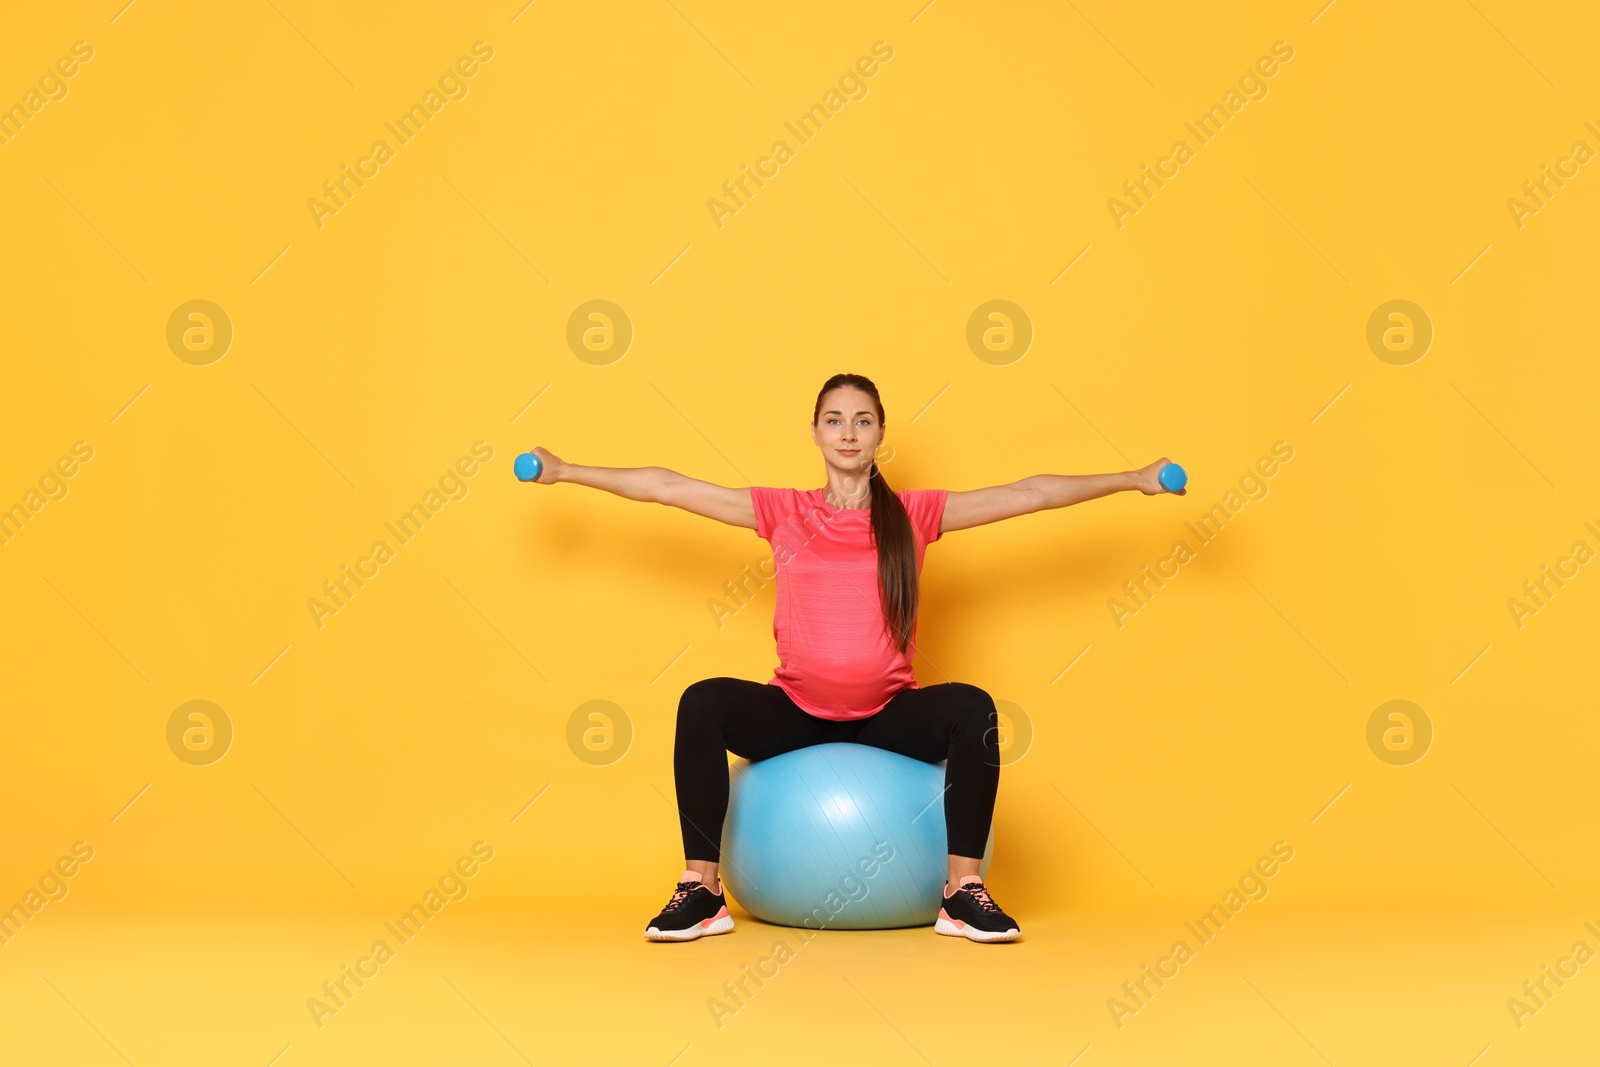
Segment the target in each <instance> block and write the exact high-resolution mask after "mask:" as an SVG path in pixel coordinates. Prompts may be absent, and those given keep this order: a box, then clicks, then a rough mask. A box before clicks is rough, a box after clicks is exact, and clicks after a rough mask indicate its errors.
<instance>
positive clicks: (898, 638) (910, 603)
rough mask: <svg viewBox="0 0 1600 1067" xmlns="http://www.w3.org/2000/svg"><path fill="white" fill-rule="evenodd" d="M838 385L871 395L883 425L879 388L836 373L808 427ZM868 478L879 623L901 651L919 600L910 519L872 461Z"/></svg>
mask: <svg viewBox="0 0 1600 1067" xmlns="http://www.w3.org/2000/svg"><path fill="white" fill-rule="evenodd" d="M840 386H850V387H852V388H855V389H859V390H861V391H862V392H863V393H866V394H867V395H868V396H870V397H872V403H873V406H875V407H876V408H877V409H878V425H879V426H885V427H886V426H887V425H888V421H889V420H888V419H886V418H885V417H884V414H883V401H882V400H881V399H880V398H879V397H878V387H877V386H876V385H874V384H872V380H871V379H869V378H866V377H863V376H862V375H859V374H835V375H834V376H833V377H832V378H829V379H828V380H827V381H826V382H825V383H823V386H822V391H821V392H819V393H818V394H817V406H816V410H815V411H814V412H812V415H811V424H812V425H813V426H815V425H816V424H817V418H818V417H819V416H820V415H821V413H822V398H823V397H824V396H826V395H827V394H828V392H829V391H830V390H833V389H837V388H839V387H840ZM867 477H868V481H869V483H870V485H871V490H872V498H871V500H872V503H871V507H872V540H873V541H874V543H876V544H877V546H878V595H879V598H880V600H881V602H882V605H883V621H884V625H885V627H887V628H888V631H889V634H890V637H891V638H892V639H893V640H894V643H895V646H896V647H897V648H898V649H899V650H900V651H901V652H904V651H905V650H906V646H907V645H909V644H910V643H911V629H912V627H913V626H914V625H916V621H917V607H918V605H919V603H920V600H921V595H920V590H919V587H918V582H917V546H916V541H915V539H914V535H913V534H912V531H911V516H910V515H907V514H906V507H905V505H904V504H902V503H901V502H900V497H899V496H898V495H896V493H895V491H894V490H893V489H891V488H889V483H888V482H886V481H884V478H883V474H882V472H881V471H879V470H878V461H877V459H876V458H874V459H873V461H872V465H871V467H870V469H869V470H868V474H867Z"/></svg>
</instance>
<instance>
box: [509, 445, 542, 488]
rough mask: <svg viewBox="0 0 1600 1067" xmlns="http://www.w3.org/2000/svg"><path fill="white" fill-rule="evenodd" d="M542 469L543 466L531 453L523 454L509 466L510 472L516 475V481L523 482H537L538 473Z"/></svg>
mask: <svg viewBox="0 0 1600 1067" xmlns="http://www.w3.org/2000/svg"><path fill="white" fill-rule="evenodd" d="M543 469H544V464H543V463H542V462H540V460H539V457H538V456H536V455H534V454H533V453H532V452H524V453H523V454H522V455H520V456H518V457H517V458H516V460H515V461H514V462H513V463H512V464H511V470H512V472H513V473H515V474H516V476H517V478H518V480H520V481H524V482H536V481H538V480H539V472H540V471H542V470H543Z"/></svg>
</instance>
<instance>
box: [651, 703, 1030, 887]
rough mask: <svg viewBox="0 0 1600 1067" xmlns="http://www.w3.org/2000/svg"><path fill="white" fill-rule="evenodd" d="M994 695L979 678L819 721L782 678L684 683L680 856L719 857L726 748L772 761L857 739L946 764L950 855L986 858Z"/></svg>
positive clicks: (996, 756) (676, 755)
mask: <svg viewBox="0 0 1600 1067" xmlns="http://www.w3.org/2000/svg"><path fill="white" fill-rule="evenodd" d="M997 727H998V722H997V720H996V717H995V708H994V700H993V699H992V698H991V697H990V696H989V694H988V693H985V692H984V691H983V690H982V689H979V688H978V687H977V686H975V685H968V684H967V683H965V682H945V683H943V684H940V685H928V686H922V687H921V688H909V689H902V690H900V691H899V692H898V693H896V694H895V695H894V696H893V697H892V698H890V700H889V703H888V704H886V705H884V707H883V708H882V710H880V711H879V712H877V714H875V715H871V716H869V717H867V718H864V719H853V720H849V721H842V722H841V721H835V720H832V719H820V718H818V717H817V716H815V715H812V714H810V713H809V712H807V711H805V710H804V709H802V708H801V707H800V706H799V705H798V704H796V703H795V702H794V701H793V700H792V699H790V697H789V694H788V693H786V692H784V691H783V689H782V688H780V687H779V686H776V685H773V684H771V683H770V682H769V683H765V684H764V683H761V682H752V681H748V680H746V679H744V678H707V679H704V680H703V681H699V682H695V683H694V684H693V685H691V686H689V688H687V689H685V690H684V691H683V698H682V699H681V700H680V701H679V702H678V734H677V740H676V742H675V744H674V746H673V756H672V769H673V774H674V776H675V778H676V780H677V789H678V824H679V828H680V829H681V831H682V833H683V854H684V856H685V858H687V859H691V860H708V861H710V862H712V863H716V862H718V861H719V859H720V858H721V850H722V820H723V817H724V816H725V815H726V814H727V811H728V757H727V755H726V753H727V752H733V753H734V754H735V755H738V756H744V757H745V758H747V759H752V760H758V759H766V758H767V757H769V756H776V755H779V754H781V753H784V752H789V751H792V750H793V749H797V748H805V747H806V746H808V745H820V744H825V743H827V742H831V741H850V742H854V743H855V744H858V745H871V746H873V747H874V748H886V749H888V750H889V751H890V752H898V753H900V754H901V755H903V756H910V757H911V758H912V759H919V760H922V761H923V762H925V763H937V762H938V761H939V760H948V762H947V763H946V764H945V771H944V781H945V792H944V825H945V832H946V836H947V839H948V851H949V853H950V854H951V855H953V856H967V857H970V858H973V859H981V858H982V857H983V849H984V845H985V844H987V842H988V838H989V821H990V819H992V818H993V817H994V797H995V792H996V791H997V790H998V789H999V787H1000V748H999V739H998V732H999V731H998V729H997Z"/></svg>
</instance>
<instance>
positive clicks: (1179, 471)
mask: <svg viewBox="0 0 1600 1067" xmlns="http://www.w3.org/2000/svg"><path fill="white" fill-rule="evenodd" d="M519 462H520V461H519ZM1156 480H1157V481H1158V482H1160V483H1161V488H1163V489H1165V490H1166V491H1167V492H1169V493H1176V492H1177V491H1178V490H1180V489H1182V488H1183V487H1184V486H1186V485H1188V484H1189V475H1188V473H1187V472H1186V471H1184V469H1183V468H1182V467H1180V466H1178V465H1177V464H1176V463H1168V464H1167V465H1166V466H1165V467H1162V468H1161V472H1160V473H1159V474H1157V475H1156Z"/></svg>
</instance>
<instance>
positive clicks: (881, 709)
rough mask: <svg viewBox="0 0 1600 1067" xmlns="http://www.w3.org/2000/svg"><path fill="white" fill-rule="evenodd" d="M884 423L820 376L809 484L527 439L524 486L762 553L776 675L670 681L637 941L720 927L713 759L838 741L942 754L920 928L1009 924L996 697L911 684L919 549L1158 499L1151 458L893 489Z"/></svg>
mask: <svg viewBox="0 0 1600 1067" xmlns="http://www.w3.org/2000/svg"><path fill="white" fill-rule="evenodd" d="M886 422H887V420H886V419H885V418H884V414H883V403H882V401H881V400H880V399H879V397H878V389H877V386H875V385H873V384H872V382H871V381H870V380H869V379H867V378H864V377H862V376H861V375H859V374H836V375H834V376H833V377H832V378H829V379H828V380H827V381H826V382H825V383H824V384H823V386H822V391H821V392H820V393H818V394H817V403H816V407H815V408H814V410H813V411H812V415H811V440H812V443H813V444H815V445H816V446H817V448H818V449H819V450H820V451H821V453H822V461H823V469H824V473H825V475H826V478H827V484H826V485H824V486H823V487H822V488H820V489H810V490H801V489H772V488H763V487H760V486H754V487H749V488H742V489H741V488H730V487H727V486H721V485H714V484H712V483H710V482H703V481H699V480H697V479H694V478H689V477H686V476H684V475H682V474H678V473H677V472H675V471H670V470H667V469H665V468H662V467H638V468H622V469H619V468H611V467H585V466H579V465H576V464H571V463H565V462H563V461H562V460H561V459H560V457H558V456H556V455H554V454H552V453H551V452H549V451H547V450H545V449H543V448H537V449H535V450H534V452H535V454H536V455H538V457H539V458H540V460H541V461H542V463H543V469H542V470H541V472H540V475H539V478H538V481H540V482H544V483H552V482H573V483H576V484H578V485H587V486H592V487H594V488H596V489H605V490H607V491H609V492H612V493H616V494H617V495H619V496H623V497H627V498H628V499H630V500H649V501H654V502H656V503H658V504H670V505H672V506H674V507H679V508H683V509H684V510H685V511H692V512H694V513H695V514H696V515H704V516H706V517H707V518H711V519H717V520H719V521H721V522H725V523H728V524H729V525H732V526H743V527H745V528H747V529H752V530H755V531H756V533H757V534H758V535H759V536H761V537H762V538H764V539H765V540H766V541H768V542H769V543H770V544H771V545H772V548H773V560H774V563H775V565H776V567H777V575H776V581H777V605H776V608H775V609H774V615H773V627H772V629H773V636H774V637H775V638H776V639H777V646H778V669H777V671H776V673H775V675H774V676H773V678H772V679H771V680H770V681H768V682H766V683H761V682H755V681H750V680H748V679H743V678H707V679H705V680H703V681H699V682H695V683H694V684H692V685H690V686H689V687H688V688H687V689H685V690H684V692H683V697H682V699H681V700H680V701H679V703H678V724H677V736H676V740H675V744H674V751H673V773H674V775H675V780H676V783H677V793H678V821H679V831H680V833H681V834H682V837H683V854H684V867H685V870H684V871H683V872H682V874H680V875H679V876H678V884H677V887H676V889H674V891H673V893H672V897H671V899H670V900H669V901H668V902H667V905H666V907H665V908H663V909H662V911H661V914H659V915H657V916H656V917H655V918H654V919H652V920H651V921H650V923H649V924H648V926H646V928H645V936H646V937H647V938H649V939H651V940H653V941H689V940H693V939H694V938H697V937H701V936H703V935H705V934H724V933H727V932H729V931H730V930H732V929H733V918H732V916H730V915H729V913H728V907H727V901H726V900H725V899H724V897H723V890H722V884H721V881H720V880H719V879H718V877H717V864H718V861H719V860H720V858H721V852H720V850H721V844H722V823H723V818H724V816H725V815H726V813H727V809H728V761H727V753H728V752H730V751H731V752H733V753H735V754H736V755H739V756H743V757H746V758H748V759H752V760H759V759H766V758H768V757H770V756H776V755H779V754H780V753H784V752H789V751H791V750H793V749H797V748H803V747H805V746H807V745H820V744H825V743H828V742H836V741H846V742H854V743H855V744H859V745H873V746H876V747H878V748H885V749H888V750H890V751H891V752H898V753H900V754H902V755H905V756H910V757H912V758H914V759H919V760H923V761H926V762H930V763H933V762H938V761H939V760H945V761H946V764H945V791H944V815H945V828H946V834H947V837H948V843H947V844H948V847H947V851H948V853H949V859H950V871H949V880H948V881H947V882H946V883H945V887H944V899H943V900H942V901H941V905H940V910H939V917H938V919H937V920H936V921H935V923H934V930H935V931H937V932H938V933H941V934H949V935H953V936H958V937H967V938H970V939H972V940H974V941H1012V940H1016V939H1017V938H1018V937H1019V936H1020V930H1019V928H1018V926H1017V923H1016V921H1015V920H1013V919H1012V918H1011V917H1010V916H1009V915H1007V914H1006V913H1005V912H1004V911H1002V910H1001V909H1000V907H999V905H997V904H996V903H995V902H994V899H993V897H991V896H990V895H989V891H988V890H987V889H986V888H985V887H984V884H983V880H982V878H980V877H979V874H978V867H979V861H980V860H981V859H982V857H983V852H984V845H985V843H986V842H987V840H988V837H989V822H990V819H991V818H992V817H993V814H994V800H995V793H996V791H997V789H998V788H999V784H1000V754H999V748H998V745H997V740H996V734H997V733H998V730H997V724H996V717H995V707H994V700H993V699H992V698H991V697H990V696H989V694H988V693H986V692H984V691H983V690H982V689H980V688H978V687H977V686H975V685H969V684H967V683H965V682H945V683H942V684H939V685H928V686H919V685H918V684H917V681H916V678H915V677H914V676H913V674H912V669H911V668H912V661H913V659H914V658H915V655H916V649H917V644H916V622H917V606H918V585H917V576H918V572H919V571H920V570H921V569H922V560H923V552H924V549H925V548H926V547H927V546H928V545H929V544H931V543H932V542H934V541H937V540H939V538H940V537H941V536H942V535H944V534H946V533H949V532H950V531H951V530H965V529H968V528H969V527H973V526H981V525H983V524H984V523H990V522H998V521H999V520H1001V519H1008V518H1011V517H1012V516H1014V515H1026V514H1029V513H1030V512H1035V511H1042V510H1044V509H1046V508H1059V507H1065V506H1067V505H1068V504H1076V503H1079V502H1080V501H1084V500H1092V499H1094V498H1096V497H1101V496H1106V495H1108V494H1110V493H1114V492H1118V491H1120V490H1124V489H1138V490H1140V491H1141V492H1143V493H1145V494H1146V495H1148V496H1154V495H1157V494H1160V493H1165V492H1167V490H1166V489H1164V488H1163V487H1162V486H1161V483H1160V481H1159V480H1158V478H1157V473H1158V472H1159V471H1160V470H1161V468H1162V467H1163V466H1165V465H1166V460H1165V459H1161V460H1158V461H1156V462H1155V463H1152V464H1150V465H1149V466H1148V467H1145V468H1143V469H1141V470H1137V471H1125V472H1123V473H1120V474H1083V475H1063V474H1037V475H1034V476H1032V477H1030V478H1024V479H1022V480H1021V481H1018V482H1012V483H1011V484H1009V485H996V486H991V487H989V488H986V489H974V490H971V491H967V492H950V491H947V490H944V489H910V490H906V489H902V490H900V491H899V492H898V493H897V492H895V491H893V490H891V489H890V488H889V486H888V483H886V482H885V481H884V480H883V475H882V474H881V473H879V471H878V465H877V463H876V461H875V459H874V457H875V456H876V454H877V452H878V449H879V448H880V447H881V446H882V445H883V441H884V428H885V425H886ZM1182 492H1183V491H1180V494H1179V495H1181V494H1182Z"/></svg>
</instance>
